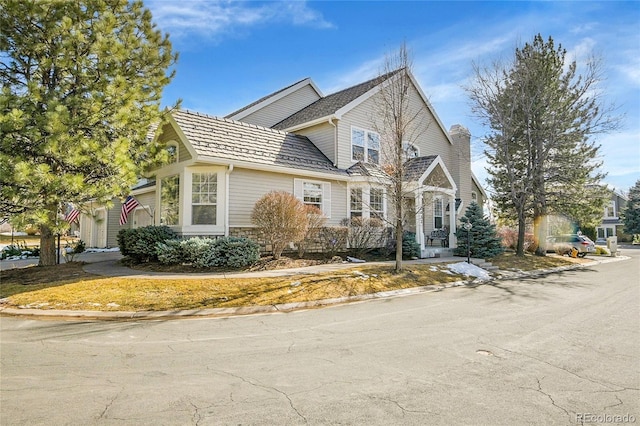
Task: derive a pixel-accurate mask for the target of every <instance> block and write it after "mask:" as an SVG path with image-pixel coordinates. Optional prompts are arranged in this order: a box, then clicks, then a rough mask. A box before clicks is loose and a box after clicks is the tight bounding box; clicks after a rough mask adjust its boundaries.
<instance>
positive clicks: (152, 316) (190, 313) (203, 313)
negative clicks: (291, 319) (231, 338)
mask: <svg viewBox="0 0 640 426" xmlns="http://www.w3.org/2000/svg"><path fill="white" fill-rule="evenodd" d="M628 259H630V258H629V257H627V256H619V257H613V258H607V259H604V260H594V261H591V262H589V263H582V264H574V265H567V266H558V267H556V268H548V269H538V270H535V271H513V272H512V271H499V272H498V273H497V274H498V275H499V276H496V277H494V278H493V279H491V280H480V279H475V280H471V281H466V280H465V281H454V282H451V283H446V284H438V285H429V286H422V287H413V288H406V289H400V290H391V291H382V292H378V293H371V294H362V295H358V296H346V297H339V298H333V299H322V300H313V301H308V302H295V303H282V304H277V305H267V306H242V307H237V308H211V309H184V310H174V311H135V312H133V311H74V310H54V309H51V310H42V309H19V308H9V307H3V306H1V305H0V316H20V317H29V318H35V319H45V318H47V319H54V318H66V319H92V320H105V321H106V320H112V321H125V320H164V319H178V318H206V317H229V316H241V315H257V314H274V313H286V312H292V311H297V310H302V309H313V308H317V307H322V306H333V305H341V304H348V303H356V302H362V301H366V300H371V299H386V298H393V297H403V296H411V295H415V294H421V293H432V292H436V291H442V290H444V289H447V288H452V287H462V286H471V285H472V286H478V285H491V283H492V282H494V281H502V280H512V279H518V278H529V277H536V276H541V275H548V274H552V273H558V272H564V271H570V270H576V269H582V268H586V267H589V266H593V265H599V264H601V263H612V262H619V261H622V260H628Z"/></svg>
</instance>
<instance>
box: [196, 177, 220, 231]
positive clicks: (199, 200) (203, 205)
mask: <svg viewBox="0 0 640 426" xmlns="http://www.w3.org/2000/svg"><path fill="white" fill-rule="evenodd" d="M217 208H218V174H217V173H193V174H192V175H191V224H192V225H216V222H217V220H216V219H217Z"/></svg>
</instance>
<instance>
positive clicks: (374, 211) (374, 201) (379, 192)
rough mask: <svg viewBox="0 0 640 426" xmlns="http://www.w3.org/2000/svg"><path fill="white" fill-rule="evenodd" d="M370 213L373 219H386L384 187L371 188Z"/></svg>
mask: <svg viewBox="0 0 640 426" xmlns="http://www.w3.org/2000/svg"><path fill="white" fill-rule="evenodd" d="M369 215H370V217H371V218H372V219H373V218H376V219H380V220H382V219H384V190H383V189H382V188H371V189H370V190H369Z"/></svg>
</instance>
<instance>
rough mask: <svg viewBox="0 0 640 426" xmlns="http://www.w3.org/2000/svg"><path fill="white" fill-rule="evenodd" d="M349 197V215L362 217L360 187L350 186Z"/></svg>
mask: <svg viewBox="0 0 640 426" xmlns="http://www.w3.org/2000/svg"><path fill="white" fill-rule="evenodd" d="M350 194H351V195H350V199H349V209H350V216H351V218H352V219H353V218H354V217H362V188H351V191H350Z"/></svg>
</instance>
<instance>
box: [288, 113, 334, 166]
mask: <svg viewBox="0 0 640 426" xmlns="http://www.w3.org/2000/svg"><path fill="white" fill-rule="evenodd" d="M294 133H296V134H299V135H303V136H306V137H308V138H309V140H310V141H311V142H313V144H314V145H315V146H317V147H318V149H319V150H320V151H321V152H322V153H323V154H324V155H325V156H326V157H327V158H328V159H329V160H331V162H333V163H335V161H336V159H335V145H336V144H335V127H334V126H333V125H331V124H329V123H328V122H326V123H322V124H318V125H316V126H312V127H308V128H306V129H302V130H299V131H296V132H294Z"/></svg>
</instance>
